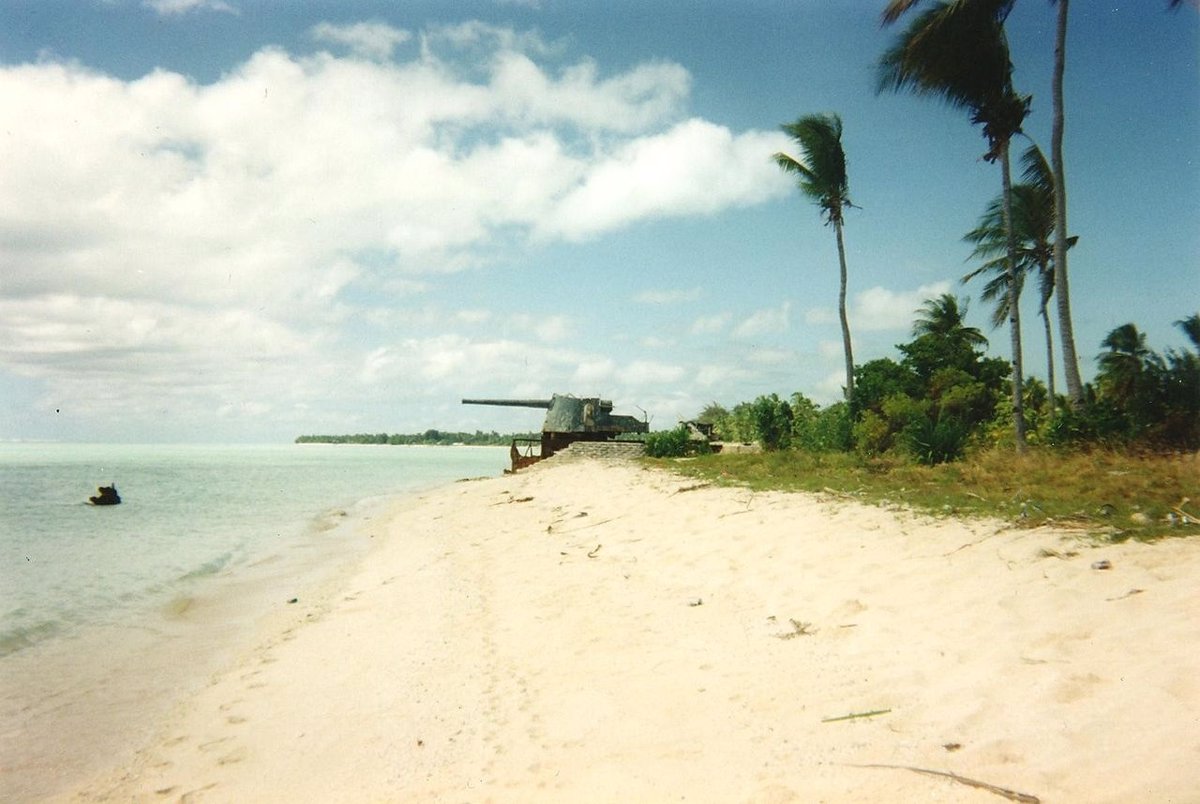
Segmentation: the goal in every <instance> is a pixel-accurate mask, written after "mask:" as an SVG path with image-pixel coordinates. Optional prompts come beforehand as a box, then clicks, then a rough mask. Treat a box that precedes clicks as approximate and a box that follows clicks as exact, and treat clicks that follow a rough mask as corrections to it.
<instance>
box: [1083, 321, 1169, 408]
mask: <svg viewBox="0 0 1200 804" xmlns="http://www.w3.org/2000/svg"><path fill="white" fill-rule="evenodd" d="M1100 345H1101V346H1103V347H1104V348H1105V349H1106V350H1107V351H1104V352H1101V353H1100V355H1099V356H1098V357H1097V358H1096V360H1097V362H1098V363H1099V364H1100V371H1099V372H1098V373H1097V374H1096V383H1097V384H1098V385H1099V386H1100V391H1101V393H1102V394H1104V395H1105V396H1107V397H1109V398H1110V399H1112V400H1113V402H1115V403H1116V404H1117V405H1118V406H1119V407H1121V408H1122V409H1125V410H1127V411H1136V412H1141V411H1140V410H1139V408H1140V407H1141V405H1139V403H1140V402H1141V401H1142V400H1141V397H1142V396H1144V395H1145V392H1146V390H1147V389H1146V388H1145V386H1146V384H1147V378H1148V376H1149V375H1150V374H1151V373H1152V372H1153V371H1154V369H1155V368H1156V367H1157V366H1158V365H1159V364H1160V363H1161V358H1159V356H1158V355H1157V354H1155V353H1154V351H1153V350H1152V349H1150V347H1149V346H1147V345H1146V336H1145V334H1144V333H1142V332H1140V331H1139V330H1138V328H1137V327H1136V326H1135V325H1133V324H1122V325H1121V326H1119V327H1117V328H1116V329H1114V330H1113V331H1112V332H1109V333H1108V335H1107V336H1106V337H1105V338H1104V340H1103V341H1101V343H1100Z"/></svg>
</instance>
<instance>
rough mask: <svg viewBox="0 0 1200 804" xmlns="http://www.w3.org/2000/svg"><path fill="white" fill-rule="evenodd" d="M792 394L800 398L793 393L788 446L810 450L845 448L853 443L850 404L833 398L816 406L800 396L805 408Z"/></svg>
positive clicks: (843, 450) (816, 451) (844, 449)
mask: <svg viewBox="0 0 1200 804" xmlns="http://www.w3.org/2000/svg"><path fill="white" fill-rule="evenodd" d="M796 397H800V398H801V399H803V396H802V395H801V394H793V404H792V411H793V419H792V446H794V447H796V448H797V449H801V450H804V451H805V452H812V453H823V452H847V451H849V450H850V448H851V447H852V446H853V444H854V441H853V435H852V433H851V424H852V422H851V419H850V406H849V405H847V404H846V403H845V402H835V403H834V404H832V405H829V406H827V407H824V408H818V407H816V406H815V405H813V404H812V403H811V402H809V401H808V400H807V399H804V401H805V402H808V405H809V406H811V408H809V407H807V406H797V405H796V402H795V398H796ZM798 407H799V408H800V409H799V410H798Z"/></svg>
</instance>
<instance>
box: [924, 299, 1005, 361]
mask: <svg viewBox="0 0 1200 804" xmlns="http://www.w3.org/2000/svg"><path fill="white" fill-rule="evenodd" d="M966 318H967V302H965V301H963V302H960V301H959V300H958V297H957V296H955V295H954V294H953V293H943V294H942V295H941V296H938V297H937V298H936V299H926V300H925V303H924V304H922V305H921V307H920V309H919V310H917V318H916V320H915V321H914V322H913V328H912V334H913V337H914V338H920V337H921V336H923V335H933V336H935V337H937V338H939V339H942V340H945V341H949V342H951V343H953V344H955V345H962V346H967V347H970V348H972V349H975V348H977V347H983V346H987V338H985V337H984V336H983V333H982V332H980V331H979V329H978V328H977V327H968V326H967V323H966Z"/></svg>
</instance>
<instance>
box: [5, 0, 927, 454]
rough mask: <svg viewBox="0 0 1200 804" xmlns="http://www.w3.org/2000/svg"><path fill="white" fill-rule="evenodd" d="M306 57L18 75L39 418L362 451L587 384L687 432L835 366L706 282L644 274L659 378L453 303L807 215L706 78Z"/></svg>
mask: <svg viewBox="0 0 1200 804" xmlns="http://www.w3.org/2000/svg"><path fill="white" fill-rule="evenodd" d="M152 6H153V8H154V9H155V10H156V11H157V12H158V13H160V14H164V15H166V14H183V13H186V12H188V11H195V10H208V11H222V12H236V9H234V8H233V7H228V6H226V4H224V3H213V2H195V1H193V0H159V2H155V3H153V4H152ZM309 40H310V44H312V45H314V46H315V48H316V49H315V50H312V51H306V52H291V51H289V50H287V49H284V48H282V47H278V46H264V47H261V48H260V49H258V50H257V51H256V52H254V53H253V54H252V55H251V56H249V57H248V58H246V59H245V60H244V61H241V62H240V63H237V64H235V65H232V66H231V67H230V68H229V69H228V70H227V71H226V72H224V74H222V75H221V77H220V78H219V79H217V80H214V81H212V82H209V83H199V82H197V81H194V80H192V79H191V78H189V77H188V76H186V75H184V74H182V73H180V72H175V71H171V70H167V69H162V68H160V69H156V70H153V71H151V72H148V73H146V74H144V75H142V76H140V77H137V78H134V79H130V80H122V79H119V78H116V77H114V76H113V75H111V74H107V73H105V72H104V71H101V70H97V69H93V68H90V67H88V66H86V65H84V64H81V63H79V62H77V61H74V60H69V59H57V58H53V57H49V56H47V57H44V58H43V59H41V60H39V61H37V62H34V63H24V64H18V65H7V66H2V67H0V97H3V98H5V101H6V102H5V103H4V104H3V106H2V107H0V116H2V117H3V122H4V125H3V128H2V129H0V130H3V131H4V134H5V137H6V142H7V146H8V149H9V152H10V153H16V154H20V155H21V158H20V159H10V160H5V162H4V163H3V164H0V210H2V211H3V214H2V215H0V259H3V261H4V264H5V266H6V267H5V274H4V277H3V278H2V279H0V370H2V371H4V372H7V373H8V374H9V375H10V376H12V377H16V378H18V379H19V380H20V381H21V382H23V383H26V387H27V388H36V389H37V399H35V400H33V401H32V403H31V405H30V407H31V408H32V409H38V410H42V411H49V410H54V411H59V412H62V411H69V412H70V413H71V414H72V416H74V417H75V419H74V421H75V422H76V426H77V427H78V428H82V429H83V430H86V428H87V427H88V426H89V425H88V423H89V422H92V423H97V422H105V421H117V420H124V421H128V422H129V423H130V424H129V426H128V427H127V428H126V431H125V435H124V436H120V435H119V436H118V437H131V436H130V433H134V432H138V428H147V427H149V426H150V425H149V424H148V423H154V422H157V423H159V425H158V427H157V429H154V428H151V429H150V430H148V431H147V432H150V433H151V434H152V436H151V437H163V436H165V435H166V434H169V433H177V434H178V437H179V438H184V439H187V438H197V437H201V438H202V437H205V434H213V433H227V435H228V437H230V438H234V439H238V438H245V437H247V434H252V433H255V432H259V430H258V428H260V427H261V426H263V425H264V424H265V423H270V426H271V428H273V429H272V430H271V432H272V433H278V432H293V433H294V432H301V431H307V430H308V429H309V428H310V427H320V428H323V429H326V430H333V429H337V428H345V429H353V428H355V427H358V426H362V425H369V423H370V421H371V420H373V419H378V418H379V415H380V412H381V411H386V410H388V409H395V408H396V407H398V406H403V405H404V404H405V403H406V402H413V403H414V404H415V403H420V404H421V405H423V406H424V407H423V408H422V410H423V413H422V415H423V416H424V417H425V420H424V421H423V422H422V424H433V423H441V422H431V421H430V420H429V417H430V416H433V415H442V416H446V417H455V418H457V417H459V416H461V415H462V414H461V413H460V412H459V411H456V410H455V411H451V410H450V409H449V408H447V407H446V406H445V404H444V402H439V403H438V404H439V405H441V407H440V408H436V409H435V410H434V412H433V413H431V412H430V410H431V408H430V407H429V405H431V404H433V403H432V402H431V400H447V399H453V398H455V397H456V395H457V394H458V392H459V391H460V390H461V389H462V388H463V387H464V385H465V384H468V383H469V384H470V386H471V387H473V388H476V389H483V388H487V389H497V390H499V391H504V392H508V393H523V394H529V393H535V394H537V395H544V394H545V393H547V392H548V391H552V390H566V389H567V388H568V387H569V388H570V389H572V390H575V389H576V388H578V386H586V388H579V390H580V391H581V392H584V391H586V392H592V391H593V389H600V390H601V391H603V392H604V393H623V394H628V395H630V396H631V397H634V398H636V399H637V400H639V404H643V405H645V406H647V407H650V406H652V405H655V404H660V405H662V406H664V410H666V411H667V413H666V414H665V415H666V416H667V418H670V417H672V416H677V415H683V414H686V413H691V412H693V411H689V410H688V409H687V408H688V407H689V406H695V405H696V404H698V403H703V402H704V401H707V400H706V399H705V396H706V395H709V394H712V393H713V392H714V389H716V390H718V391H719V390H721V386H720V383H722V382H728V383H732V382H745V381H747V380H748V379H752V378H753V377H754V376H757V375H755V374H754V370H753V369H751V368H748V367H749V366H754V367H757V368H758V369H761V370H766V371H767V372H768V373H767V374H765V375H763V379H762V380H761V382H760V385H761V384H763V383H766V382H773V381H774V380H773V379H772V378H777V377H781V376H784V374H782V373H781V372H783V370H784V369H783V367H784V366H786V364H787V362H788V361H789V360H797V359H799V355H800V354H801V353H803V352H804V351H805V350H807V351H808V352H809V353H810V355H811V357H812V359H814V360H816V361H818V362H820V363H821V364H822V365H824V364H826V363H828V364H829V365H830V366H834V365H836V364H837V361H836V359H832V358H828V357H827V356H825V355H824V352H823V350H822V349H821V348H820V347H819V345H818V344H816V343H814V344H812V345H811V346H805V345H803V344H786V345H785V344H784V343H783V340H782V339H786V338H790V337H794V335H793V334H792V333H789V330H790V329H791V328H792V324H791V319H792V317H793V316H792V303H791V302H790V301H788V300H786V299H779V300H776V301H775V302H774V303H772V304H764V305H762V306H761V307H760V308H759V309H756V310H750V311H747V310H744V309H742V310H733V309H720V307H719V305H720V303H721V299H720V298H719V294H717V295H716V296H714V294H711V293H708V292H706V291H705V289H704V288H703V287H702V286H701V285H699V284H695V283H692V284H688V285H686V286H673V285H670V284H662V282H661V281H660V280H658V279H655V278H653V277H647V278H646V279H645V284H643V285H642V286H641V287H639V288H635V289H634V290H631V291H630V292H629V294H628V297H627V299H626V301H628V302H629V303H630V304H631V305H635V306H641V307H642V308H643V309H644V308H645V307H646V306H652V307H655V308H676V307H678V308H680V309H681V310H686V320H685V319H682V318H681V319H680V320H679V321H678V322H677V323H671V322H670V321H668V322H667V323H665V324H664V326H663V328H662V331H661V333H656V334H655V335H654V336H653V337H652V338H645V339H643V341H642V345H643V346H644V347H646V348H647V349H648V350H650V351H651V353H650V354H647V353H645V352H642V353H634V352H632V351H627V350H626V349H625V347H624V346H623V344H622V343H621V342H620V337H619V336H618V337H617V338H615V339H610V342H609V343H605V344H601V343H600V342H598V341H597V340H596V339H594V338H589V337H587V336H586V333H585V327H586V326H587V325H586V324H585V323H584V321H583V320H582V318H581V310H580V309H578V308H576V309H566V310H563V311H562V312H561V313H558V314H554V315H545V314H543V315H540V316H538V315H530V314H528V313H521V312H520V311H519V310H514V309H511V308H504V307H502V306H501V303H500V302H499V301H496V300H493V301H490V302H489V301H486V300H480V299H472V300H471V301H470V303H468V302H467V301H465V300H464V301H463V303H462V305H461V306H460V307H456V306H454V303H453V301H452V300H448V299H447V298H446V296H447V295H449V296H450V297H451V299H452V297H453V291H454V290H455V289H456V288H462V287H467V286H469V285H471V284H473V283H474V282H475V281H476V279H478V278H480V277H484V276H495V277H497V278H498V280H499V281H501V282H503V277H504V276H505V275H508V274H511V275H514V276H515V275H517V274H519V273H521V272H522V271H524V270H526V267H525V265H526V263H527V262H528V259H529V255H530V254H533V253H541V252H545V251H547V250H552V249H555V248H559V247H579V246H580V245H581V244H582V245H587V244H590V243H597V242H604V241H605V239H606V238H610V237H613V236H615V235H618V234H620V233H622V232H626V231H629V230H634V229H637V228H638V227H645V226H652V225H655V224H660V223H662V222H664V221H684V220H688V219H698V220H710V219H714V218H716V217H717V216H720V215H723V214H727V213H730V212H732V211H737V210H742V209H749V208H752V207H755V206H758V205H763V204H766V203H771V202H777V201H779V200H781V199H784V198H788V197H790V194H793V193H795V189H794V187H793V186H792V185H791V183H790V182H789V180H788V178H787V177H786V176H785V175H783V174H782V173H781V172H780V171H779V170H778V169H776V167H775V166H774V164H773V163H772V162H771V160H770V159H769V156H770V154H772V153H773V152H775V151H777V150H780V149H782V148H784V147H785V146H786V145H787V141H786V138H785V137H784V135H783V134H781V133H779V132H775V131H760V130H753V129H750V130H740V131H739V130H734V129H731V128H729V127H728V126H726V125H723V124H721V123H718V122H714V121H711V120H706V119H703V118H702V117H699V116H697V115H695V114H694V113H693V112H691V111H690V104H691V91H692V76H691V75H690V74H689V72H688V70H687V69H686V68H685V67H683V66H681V65H679V64H676V63H673V62H670V61H664V60H643V61H639V62H636V63H632V64H628V65H627V66H625V67H623V68H622V69H619V70H615V71H608V70H605V69H604V68H603V67H602V66H601V65H600V64H598V63H597V62H596V61H595V60H593V59H591V58H589V57H586V56H584V57H570V56H568V55H567V47H566V46H565V45H564V44H563V43H560V42H548V41H545V40H543V39H542V38H541V36H539V35H538V34H536V33H530V32H527V31H519V30H515V29H513V28H509V27H503V26H495V25H490V24H487V23H483V22H477V21H471V22H464V23H460V24H455V25H441V26H431V27H429V28H426V29H423V30H419V31H409V30H403V29H399V28H395V27H392V26H389V25H387V24H385V23H382V22H378V21H366V22H359V23H353V24H333V23H328V22H322V23H318V24H315V25H313V26H312V27H311V28H310V29H309ZM564 270H566V271H569V270H570V269H569V268H566V269H564ZM580 281H581V282H582V283H584V284H586V283H587V282H589V281H593V280H590V279H588V278H586V277H581V278H580ZM464 283H465V284H464ZM878 291H879V294H877V296H876V297H875V298H874V303H872V298H871V297H869V296H865V297H862V298H860V299H859V304H860V306H861V307H862V309H863V310H864V318H869V320H871V321H873V322H874V323H873V324H872V325H871V326H873V327H874V328H876V329H879V328H886V326H887V325H888V323H885V322H891V320H892V319H893V318H896V317H897V316H896V311H895V310H891V311H890V312H889V314H888V315H889V316H890V317H887V316H884V315H882V313H880V309H881V305H882V306H884V307H886V306H887V304H888V303H889V302H895V301H896V300H897V299H900V300H903V303H905V304H907V303H909V301H910V299H909V297H910V296H912V294H911V293H910V292H907V291H903V290H897V291H894V292H893V291H888V290H885V289H882V288H879V289H878ZM880 294H881V295H880ZM914 298H915V297H914ZM581 301H586V299H583V300H581ZM714 304H716V305H718V307H715V308H714V306H713V305H714ZM806 317H807V318H809V319H812V320H816V319H813V317H812V311H810V313H809V314H808V315H807V316H806ZM819 317H820V316H817V318H819ZM899 318H900V319H903V321H904V326H907V322H908V321H910V320H911V318H910V317H906V313H905V311H901V312H900V313H899ZM689 339H691V340H694V341H696V344H695V346H694V348H693V349H691V350H690V351H688V350H683V351H673V352H671V353H670V354H663V355H655V354H653V353H652V352H653V347H656V346H661V345H679V344H681V343H684V342H687V341H688V340H689ZM763 339H766V341H763ZM747 344H750V345H752V346H754V347H756V348H758V349H760V353H759V354H757V355H756V356H754V357H753V359H746V358H744V357H743V355H742V354H741V353H740V352H741V351H743V350H744V349H745V348H746V345H747ZM821 373H822V374H824V373H825V369H822V371H821ZM547 383H552V384H553V383H558V384H559V385H554V386H552V387H547ZM667 388H669V390H665V389H667ZM818 391H819V392H820V393H826V395H827V396H834V397H835V396H836V393H837V389H836V387H829V386H828V383H824V384H823V385H822V386H821V388H820V389H818ZM726 392H729V391H728V388H727V389H726ZM732 401H737V400H736V399H735V400H732ZM825 401H828V400H825ZM351 411H357V412H351ZM437 411H441V412H440V413H438V412H437ZM214 417H215V418H214ZM213 422H215V425H214V424H212V423H213ZM26 423H27V422H26ZM68 432H70V431H68Z"/></svg>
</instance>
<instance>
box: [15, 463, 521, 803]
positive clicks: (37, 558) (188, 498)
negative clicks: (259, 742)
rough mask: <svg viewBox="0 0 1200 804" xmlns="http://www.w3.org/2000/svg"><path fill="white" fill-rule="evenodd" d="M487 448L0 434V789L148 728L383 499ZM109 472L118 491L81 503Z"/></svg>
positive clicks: (49, 774) (42, 790)
mask: <svg viewBox="0 0 1200 804" xmlns="http://www.w3.org/2000/svg"><path fill="white" fill-rule="evenodd" d="M507 463H508V451H507V450H506V449H504V448H497V447H402V446H366V445H322V444H304V445H295V444H288V445H274V446H210V445H204V446H200V445H98V444H24V443H20V444H0V763H2V766H0V799H3V800H18V799H21V800H36V799H37V798H41V797H45V796H47V795H50V794H51V793H52V792H54V791H55V790H57V789H61V788H62V785H64V784H68V783H71V782H76V781H78V779H79V778H80V777H81V776H82V775H84V774H85V773H86V772H87V771H89V770H94V769H95V768H97V767H101V766H103V765H104V764H105V762H104V761H105V760H106V759H111V757H105V756H102V755H104V754H108V753H110V752H111V750H112V748H113V747H114V746H118V745H123V746H126V747H127V748H130V750H131V749H132V747H133V746H135V745H136V744H137V743H138V741H139V740H141V739H145V738H146V737H147V736H149V735H148V732H147V731H146V730H147V728H148V725H147V724H148V723H150V722H152V721H153V720H154V717H153V714H154V711H155V710H154V707H156V706H157V707H160V708H162V709H163V711H164V712H165V708H166V707H167V706H169V703H170V701H171V700H173V698H174V697H176V696H178V695H179V694H180V693H181V692H183V691H186V690H187V689H191V688H194V687H195V685H196V684H198V683H200V680H201V678H202V677H203V674H204V673H205V672H212V671H215V670H217V669H218V668H219V666H220V664H221V662H222V661H223V660H228V659H229V658H230V656H231V652H232V651H233V650H234V648H235V647H236V645H237V644H238V638H239V636H241V637H243V638H245V637H246V635H247V634H249V633H250V631H251V629H252V627H253V624H254V623H255V622H257V621H258V620H259V619H260V618H261V617H263V616H265V615H266V614H268V613H269V612H270V611H271V610H273V609H276V608H278V607H280V606H285V605H288V604H289V603H293V602H300V601H298V600H297V595H299V594H301V591H300V590H303V589H306V588H311V587H312V586H313V585H314V584H317V583H319V582H320V581H321V580H322V579H323V578H326V577H332V575H333V574H334V573H335V572H336V570H337V569H338V568H339V567H345V566H348V565H351V564H353V563H354V562H355V561H356V560H357V559H359V558H361V557H362V556H364V555H365V554H366V551H367V549H368V547H369V545H370V538H371V537H373V534H370V533H367V530H369V525H370V523H371V520H372V517H374V516H375V515H376V514H377V513H379V511H380V509H381V506H383V505H384V504H385V502H386V500H387V499H389V498H394V497H395V496H396V495H399V494H405V493H413V492H417V491H420V490H422V489H427V488H431V487H434V486H438V485H443V484H445V483H449V482H453V481H455V480H459V479H464V478H472V477H483V476H496V475H499V474H500V473H501V472H502V470H503V468H504V467H505V466H506V465H507ZM101 485H115V486H116V487H117V490H118V492H119V493H120V495H121V498H122V504H121V505H116V506H92V505H88V504H87V498H88V497H89V496H91V495H94V494H96V493H97V491H96V490H97V487H99V486H101Z"/></svg>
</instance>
